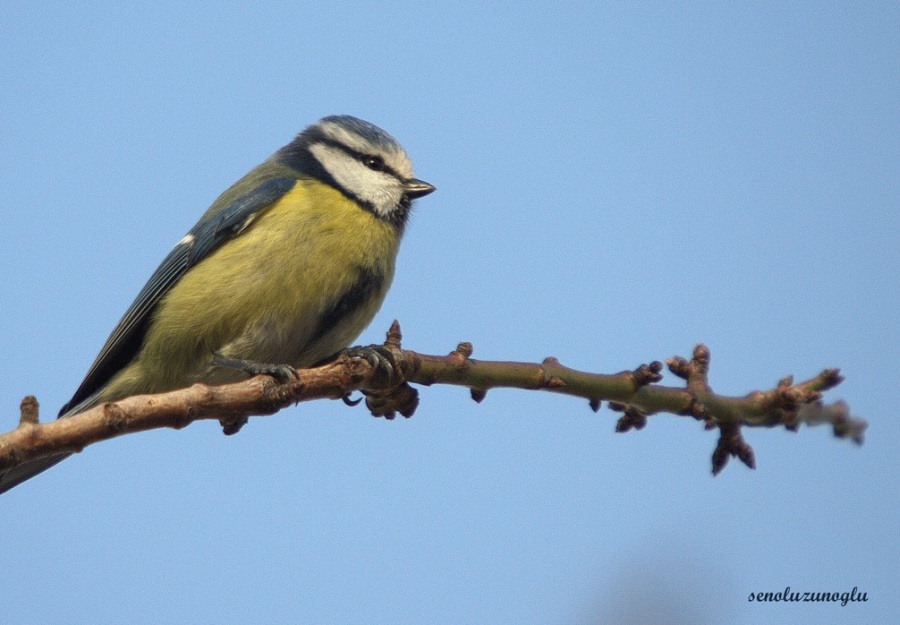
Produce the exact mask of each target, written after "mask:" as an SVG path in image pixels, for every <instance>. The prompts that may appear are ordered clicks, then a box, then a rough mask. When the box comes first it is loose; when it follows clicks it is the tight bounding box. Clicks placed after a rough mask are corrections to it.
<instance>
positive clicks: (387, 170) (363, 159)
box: [318, 139, 403, 181]
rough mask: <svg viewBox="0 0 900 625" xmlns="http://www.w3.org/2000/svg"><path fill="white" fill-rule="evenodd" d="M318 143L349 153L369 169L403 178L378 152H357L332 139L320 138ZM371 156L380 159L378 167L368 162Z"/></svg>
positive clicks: (398, 178) (399, 178)
mask: <svg viewBox="0 0 900 625" xmlns="http://www.w3.org/2000/svg"><path fill="white" fill-rule="evenodd" d="M318 143H321V144H323V145H327V146H329V147H332V148H336V149H338V150H340V151H341V152H344V153H345V154H349V155H350V156H352V157H353V158H355V159H356V160H358V161H359V162H360V163H362V164H363V165H365V166H366V167H368V168H369V169H373V170H375V171H383V172H384V173H386V174H390V175H391V176H393V177H394V178H396V179H397V180H400V181H402V180H403V178H401V177H400V175H399V174H398V173H397V172H396V171H395V170H394V169H393V168H392V167H391V166H390V165H388V164H387V163H385V162H384V158H382V157H381V156H379V155H378V154H364V153H362V152H358V151H356V150H354V149H352V148H349V147H347V146H346V145H344V144H343V143H338V142H337V141H333V140H331V139H321V140H319V141H318ZM373 158H375V159H378V160H380V161H381V166H380V167H378V168H375V167H372V166H371V165H370V164H369V163H368V161H370V160H371V159H373Z"/></svg>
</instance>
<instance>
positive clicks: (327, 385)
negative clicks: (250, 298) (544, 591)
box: [0, 321, 866, 474]
mask: <svg viewBox="0 0 900 625" xmlns="http://www.w3.org/2000/svg"><path fill="white" fill-rule="evenodd" d="M400 339H401V335H400V326H399V324H398V323H397V322H396V321H395V322H394V324H393V325H392V326H391V329H390V330H389V331H388V334H387V340H386V341H385V343H384V345H377V346H374V345H373V346H370V347H368V348H356V349H353V350H348V352H347V353H345V354H343V355H342V356H340V357H339V358H337V359H336V360H334V361H333V362H331V363H329V364H326V365H324V366H321V367H317V368H315V369H307V370H303V371H300V372H299V378H298V379H293V380H289V381H287V382H284V383H278V382H276V381H275V380H274V379H272V378H270V377H268V376H257V377H255V378H252V379H250V380H247V381H245V382H240V383H237V384H229V385H224V386H213V387H211V386H206V385H202V384H195V385H194V386H191V387H190V388H186V389H182V390H178V391H173V392H170V393H164V394H160V395H140V396H135V397H130V398H128V399H123V400H121V401H118V402H115V403H109V404H103V405H100V406H97V407H95V408H92V409H90V410H88V411H85V412H83V413H81V414H78V415H75V416H73V417H68V418H65V419H58V420H56V421H50V422H47V423H38V419H37V401H36V400H35V399H34V398H33V397H26V398H25V399H24V400H23V402H22V407H21V411H22V416H21V419H20V422H19V426H18V427H17V428H16V429H14V430H12V431H10V432H7V433H5V434H0V470H3V469H8V468H11V467H13V466H16V465H18V464H20V463H23V462H26V461H28V460H35V459H38V458H42V457H45V456H51V455H54V454H58V453H61V452H79V451H81V450H82V449H84V448H85V447H87V446H88V445H91V444H93V443H96V442H99V441H102V440H107V439H109V438H113V437H116V436H121V435H123V434H128V433H131V432H140V431H143V430H149V429H154V428H161V427H170V428H175V429H180V428H183V427H185V426H186V425H188V424H190V423H192V422H194V421H197V420H200V419H217V420H218V421H219V422H220V423H221V424H222V426H223V428H224V429H225V431H226V432H229V431H236V427H235V426H236V424H240V423H242V422H243V421H245V420H246V419H247V418H249V417H251V416H262V415H271V414H274V413H275V412H278V411H279V410H281V409H282V408H284V407H286V406H289V405H291V404H296V403H298V402H301V401H310V400H314V399H325V398H330V399H342V398H343V399H345V401H346V400H347V397H348V396H349V394H350V393H352V392H353V391H361V392H362V393H363V394H364V395H365V396H366V405H367V407H368V408H369V411H370V412H371V413H372V414H373V415H375V416H383V417H386V418H389V419H392V418H394V416H395V415H396V414H398V413H399V414H401V415H403V416H405V417H410V416H412V414H413V413H414V412H415V409H416V407H417V406H418V401H419V399H418V391H417V390H416V389H414V388H413V387H412V386H410V383H413V384H420V385H425V386H429V385H432V384H452V385H458V386H466V387H468V388H469V389H470V390H471V394H472V398H473V399H474V400H475V401H478V402H480V401H482V400H484V398H485V397H486V395H487V392H488V391H489V390H490V389H494V388H501V387H506V388H519V389H526V390H543V391H549V392H552V393H561V394H565V395H572V396H575V397H582V398H584V399H586V400H588V404H589V406H590V408H591V409H592V410H594V411H595V412H596V411H597V410H599V409H600V404H601V401H607V402H608V405H609V407H610V409H612V410H613V411H616V412H621V413H623V414H622V417H621V418H619V420H618V422H617V424H616V431H618V432H627V431H629V430H632V429H634V430H640V429H642V428H643V427H644V426H645V425H646V423H647V417H649V416H651V415H654V414H660V413H672V414H676V415H684V416H691V417H693V418H695V419H697V420H700V421H702V422H703V423H704V426H705V427H706V428H707V429H712V428H718V429H719V442H718V444H717V445H716V448H715V450H714V452H713V455H712V463H713V473H714V474H717V473H719V472H720V471H721V470H722V469H723V468H724V467H725V465H726V463H727V462H728V459H729V458H730V457H731V456H737V457H738V458H739V459H740V460H741V461H742V462H743V463H744V464H746V465H747V466H749V467H751V468H753V467H754V465H755V460H754V453H753V450H752V449H751V447H750V446H749V445H748V444H747V443H746V441H744V439H743V436H742V434H741V428H742V427H779V426H781V427H784V428H785V429H787V430H796V429H797V428H798V427H799V426H800V425H801V424H802V423H806V424H808V425H818V424H822V423H828V424H831V426H832V428H833V430H834V434H835V436H837V437H839V438H849V439H851V440H853V441H854V442H856V443H860V444H861V443H862V441H863V432H864V431H865V429H866V422H865V421H863V420H861V419H858V418H856V417H852V416H850V412H849V408H848V406H847V405H846V404H845V403H843V402H840V401H839V402H835V403H833V404H823V403H822V401H821V394H822V392H824V391H826V390H829V389H831V388H833V387H835V386H837V385H838V384H840V382H841V381H842V378H841V376H840V375H839V373H838V370H837V369H826V370H825V371H823V372H822V373H820V374H819V375H817V376H815V377H813V378H811V379H810V380H807V381H805V382H800V383H798V384H794V383H793V379H792V378H791V377H787V378H784V379H782V380H781V381H780V382H779V383H778V385H777V386H776V387H775V388H773V389H771V390H768V391H754V392H752V393H749V394H748V395H745V396H743V397H726V396H723V395H716V394H715V393H714V392H713V391H712V390H711V388H710V386H709V382H708V374H709V365H710V352H709V350H708V349H707V348H706V347H705V346H703V345H698V346H697V347H696V348H695V349H694V353H693V356H692V358H691V359H690V360H686V359H684V358H672V359H670V360H669V361H667V364H668V367H669V370H670V371H671V372H672V373H673V374H675V375H676V376H678V377H680V378H682V379H683V380H685V385H684V386H683V387H669V386H661V385H659V384H658V382H659V381H660V380H661V379H662V375H661V372H662V369H663V366H662V364H661V363H660V362H657V361H654V362H651V363H650V364H646V365H640V366H639V367H637V368H635V369H634V370H631V371H622V372H620V373H615V374H599V373H587V372H584V371H577V370H575V369H570V368H568V367H565V366H563V365H562V364H560V362H559V361H558V360H557V359H555V358H547V359H545V360H544V361H543V362H541V363H525V362H497V361H481V360H475V359H473V358H471V355H472V345H471V344H470V343H460V344H459V346H458V347H457V348H456V349H455V350H454V351H452V352H450V354H448V355H447V356H430V355H425V354H419V353H416V352H413V351H410V350H405V349H402V348H401V347H400ZM237 429H239V428H237Z"/></svg>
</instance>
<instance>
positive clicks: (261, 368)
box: [212, 354, 299, 384]
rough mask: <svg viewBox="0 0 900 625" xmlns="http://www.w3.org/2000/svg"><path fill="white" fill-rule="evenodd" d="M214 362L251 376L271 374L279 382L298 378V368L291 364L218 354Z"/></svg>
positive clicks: (219, 365) (218, 365) (216, 364)
mask: <svg viewBox="0 0 900 625" xmlns="http://www.w3.org/2000/svg"><path fill="white" fill-rule="evenodd" d="M212 362H213V364H214V365H215V366H217V367H228V368H229V369H237V370H238V371H243V372H244V373H246V374H247V375H249V376H254V375H270V376H272V377H273V378H275V379H276V380H277V381H278V382H280V383H282V384H284V383H285V382H288V381H289V380H291V379H292V378H298V377H299V375H298V374H297V370H296V369H294V368H293V367H292V366H290V365H270V364H267V363H262V362H254V361H252V360H241V359H240V358H229V357H228V356H222V355H221V354H216V355H215V356H214V357H213V361H212Z"/></svg>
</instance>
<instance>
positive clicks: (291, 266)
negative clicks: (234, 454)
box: [0, 116, 435, 492]
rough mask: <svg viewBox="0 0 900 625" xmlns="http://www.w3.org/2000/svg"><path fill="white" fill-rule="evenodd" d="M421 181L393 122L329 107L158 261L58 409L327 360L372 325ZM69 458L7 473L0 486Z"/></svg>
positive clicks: (423, 188)
mask: <svg viewBox="0 0 900 625" xmlns="http://www.w3.org/2000/svg"><path fill="white" fill-rule="evenodd" d="M434 190H435V188H434V187H433V186H432V185H430V184H428V183H427V182H424V181H422V180H419V179H417V178H415V176H414V175H413V170H412V165H411V164H410V161H409V157H408V156H407V155H406V152H405V151H404V150H403V148H402V147H401V146H400V144H399V143H398V142H397V141H396V140H395V139H394V138H393V137H391V136H390V135H389V134H387V133H386V132H385V131H383V130H381V129H380V128H378V127H377V126H374V125H373V124H370V123H368V122H365V121H363V120H361V119H357V118H355V117H350V116H332V117H326V118H324V119H322V120H321V121H320V122H318V123H317V124H314V125H312V126H310V127H309V128H307V129H306V130H304V131H303V132H302V133H300V134H299V135H298V136H297V137H296V138H295V139H294V140H293V141H292V142H291V143H289V144H288V145H286V146H285V147H283V148H281V149H280V150H278V151H277V152H275V154H273V155H272V156H271V157H270V158H269V159H268V160H266V161H265V162H264V163H262V164H261V165H259V166H258V167H256V168H255V169H253V170H252V171H250V172H249V173H248V174H247V175H246V176H244V177H243V178H241V179H240V180H238V181H237V182H236V183H235V184H234V185H232V186H231V187H230V188H229V189H228V190H226V191H225V192H224V193H223V194H222V195H220V196H219V198H218V199H217V200H216V201H215V202H213V204H212V206H210V207H209V209H208V210H207V211H206V213H204V215H203V216H202V217H201V218H200V221H198V222H197V224H196V225H195V226H194V227H193V228H191V230H190V232H188V233H187V234H186V235H185V236H184V237H183V238H182V239H181V240H180V241H179V242H178V243H177V244H176V245H175V248H174V249H173V250H172V251H171V252H170V253H169V255H168V256H166V258H165V259H164V260H163V261H162V264H161V265H160V266H159V268H158V269H157V270H156V271H155V272H154V273H153V275H151V276H150V279H149V281H148V282H147V284H146V285H145V286H144V288H143V289H142V290H141V291H140V293H138V296H137V298H136V299H135V300H134V303H132V304H131V306H130V307H129V308H128V310H127V311H126V312H125V315H124V316H123V317H122V319H121V321H119V323H118V325H117V326H116V327H115V329H114V330H113V331H112V334H110V336H109V338H108V339H107V341H106V343H105V344H104V346H103V348H102V349H101V350H100V354H99V355H98V356H97V358H96V360H95V361H94V364H93V365H91V367H90V369H89V370H88V372H87V375H86V376H85V378H84V380H83V381H82V383H81V386H79V387H78V390H76V391H75V394H74V395H73V396H72V399H70V400H69V402H68V403H67V404H66V405H65V406H63V408H62V410H61V411H60V417H68V416H72V415H74V414H78V413H79V412H83V411H85V410H87V409H88V408H91V407H93V406H96V405H98V404H101V403H104V402H112V401H116V400H119V399H122V398H125V397H129V396H131V395H138V394H145V393H161V392H165V391H170V390H174V389H178V388H184V387H187V386H190V385H191V384H194V383H195V382H202V383H205V384H224V383H228V382H234V381H238V380H240V379H245V378H246V377H247V375H248V374H256V373H274V374H277V373H279V372H282V373H283V372H284V371H287V370H289V367H295V368H303V367H309V366H313V365H315V364H317V363H320V362H323V361H325V360H327V359H329V358H331V357H333V356H335V355H336V354H337V353H339V352H340V351H341V350H343V349H344V348H346V347H347V346H348V345H350V343H351V342H352V341H353V340H354V339H356V337H357V336H359V334H360V333H361V332H362V331H363V329H364V328H365V327H366V326H367V325H368V324H369V323H370V322H371V321H372V318H373V317H374V316H375V313H376V312H378V309H379V308H380V307H381V304H382V302H383V301H384V298H385V295H386V294H387V291H388V287H389V286H390V284H391V280H392V278H393V275H394V264H395V259H396V256H397V248H398V246H399V243H400V238H401V236H402V235H403V230H404V227H405V225H406V222H407V219H408V217H409V213H410V209H411V206H412V201H413V200H414V199H416V198H419V197H422V196H424V195H428V194H429V193H431V192H432V191H434ZM67 456H68V454H61V455H59V456H54V457H49V458H44V459H41V460H36V461H33V462H29V463H26V464H24V465H20V466H18V467H15V468H13V469H10V470H8V471H7V473H6V474H4V475H2V476H0V492H4V491H6V490H9V489H10V488H12V487H13V486H15V485H17V484H19V483H21V482H22V481H24V480H26V479H28V478H30V477H32V476H34V475H36V474H37V473H40V472H41V471H43V470H44V469H46V468H48V467H50V466H52V465H53V464H56V463H57V462H59V461H60V460H62V459H63V458H65V457H67Z"/></svg>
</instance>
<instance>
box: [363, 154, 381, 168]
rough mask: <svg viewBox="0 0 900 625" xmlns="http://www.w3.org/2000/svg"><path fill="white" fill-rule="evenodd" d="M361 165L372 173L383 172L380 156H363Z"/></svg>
mask: <svg viewBox="0 0 900 625" xmlns="http://www.w3.org/2000/svg"><path fill="white" fill-rule="evenodd" d="M363 164H364V165H365V166H366V167H368V168H369V169H371V170H372V171H384V159H383V158H381V157H380V156H375V155H370V156H365V157H363Z"/></svg>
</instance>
